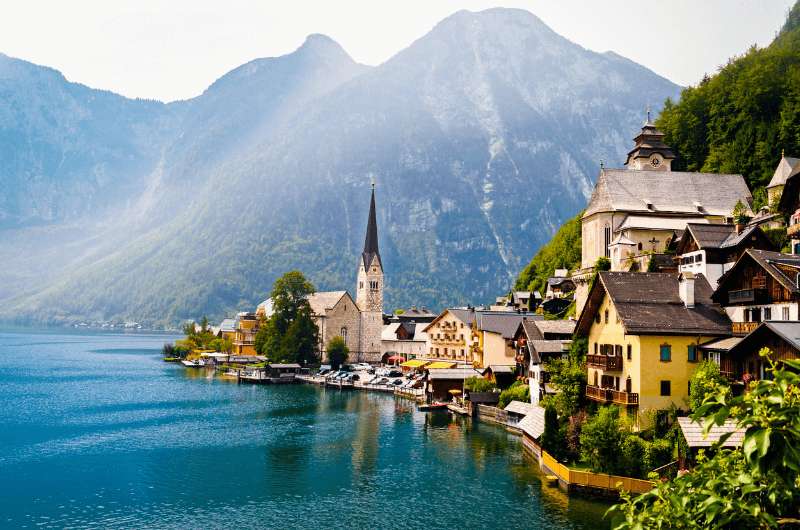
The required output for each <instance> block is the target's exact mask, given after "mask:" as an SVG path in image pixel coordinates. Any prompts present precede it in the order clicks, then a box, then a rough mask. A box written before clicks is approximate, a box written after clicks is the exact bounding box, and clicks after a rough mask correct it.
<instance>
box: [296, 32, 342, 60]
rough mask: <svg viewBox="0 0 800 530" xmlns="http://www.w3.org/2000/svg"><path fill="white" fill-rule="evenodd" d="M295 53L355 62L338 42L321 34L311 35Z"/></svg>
mask: <svg viewBox="0 0 800 530" xmlns="http://www.w3.org/2000/svg"><path fill="white" fill-rule="evenodd" d="M294 53H297V54H313V55H316V56H319V57H324V58H328V59H340V60H341V59H346V60H347V61H349V62H352V61H353V59H352V57H350V55H349V54H348V53H347V52H346V51H345V50H344V48H342V46H341V45H340V44H339V43H338V42H336V41H335V40H333V39H332V38H330V37H328V36H327V35H323V34H321V33H312V34H310V35H309V36H308V37H306V40H305V41H304V42H303V44H302V45H301V46H300V47H299V48H297V50H295V52H294Z"/></svg>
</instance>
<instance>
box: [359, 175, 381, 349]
mask: <svg viewBox="0 0 800 530" xmlns="http://www.w3.org/2000/svg"><path fill="white" fill-rule="evenodd" d="M356 281H357V285H356V305H357V306H358V309H359V311H361V333H360V340H359V345H360V348H359V349H360V352H359V354H358V357H359V360H366V361H373V362H377V361H380V358H381V331H383V264H382V263H381V255H380V252H379V251H378V222H377V219H376V215H375V183H374V182H373V183H372V197H371V199H370V204H369V217H368V218H367V235H366V237H365V238H364V251H363V252H362V253H361V258H360V259H359V260H358V277H357V280H356Z"/></svg>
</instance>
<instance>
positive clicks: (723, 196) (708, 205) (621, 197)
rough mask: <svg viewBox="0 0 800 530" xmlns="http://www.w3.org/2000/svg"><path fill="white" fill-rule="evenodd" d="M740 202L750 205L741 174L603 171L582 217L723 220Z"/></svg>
mask: <svg viewBox="0 0 800 530" xmlns="http://www.w3.org/2000/svg"><path fill="white" fill-rule="evenodd" d="M740 200H741V201H743V202H744V203H746V204H750V203H751V202H752V196H751V195H750V190H749V189H748V187H747V183H746V182H745V180H744V178H743V177H742V176H741V175H726V174H718V173H689V172H681V171H647V170H635V169H603V170H601V171H600V176H598V177H597V184H596V185H595V187H594V191H593V192H592V197H591V199H589V205H588V206H587V208H586V212H585V213H584V214H583V217H584V218H586V217H588V216H590V215H592V214H595V213H598V212H614V211H623V212H643V213H650V214H653V213H661V214H663V213H673V214H674V213H679V214H685V215H688V216H697V217H703V216H705V215H720V216H726V217H727V216H730V215H731V213H732V212H733V207H734V206H735V205H736V203H737V202H738V201H740Z"/></svg>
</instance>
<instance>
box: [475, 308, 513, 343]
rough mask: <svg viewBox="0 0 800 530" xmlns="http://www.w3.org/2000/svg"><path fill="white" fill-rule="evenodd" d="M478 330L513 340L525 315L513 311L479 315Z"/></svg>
mask: <svg viewBox="0 0 800 530" xmlns="http://www.w3.org/2000/svg"><path fill="white" fill-rule="evenodd" d="M478 317H479V318H478V329H479V330H481V331H488V332H490V333H497V334H498V335H501V336H502V337H503V338H504V339H513V338H514V334H515V333H516V331H517V328H519V325H520V323H521V322H522V319H523V318H524V316H523V315H521V314H519V313H515V312H512V311H508V312H495V313H478Z"/></svg>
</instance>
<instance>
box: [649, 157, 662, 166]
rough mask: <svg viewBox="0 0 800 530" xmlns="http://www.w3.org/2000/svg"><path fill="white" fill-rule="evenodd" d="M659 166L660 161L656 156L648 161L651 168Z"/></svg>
mask: <svg viewBox="0 0 800 530" xmlns="http://www.w3.org/2000/svg"><path fill="white" fill-rule="evenodd" d="M659 164H661V160H659V158H658V157H657V156H654V157H653V158H651V159H650V165H651V166H653V167H658V166H659Z"/></svg>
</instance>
